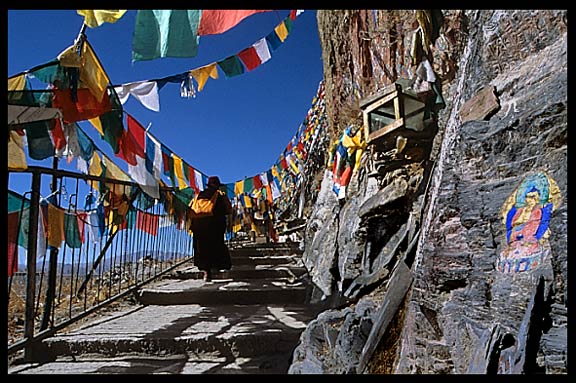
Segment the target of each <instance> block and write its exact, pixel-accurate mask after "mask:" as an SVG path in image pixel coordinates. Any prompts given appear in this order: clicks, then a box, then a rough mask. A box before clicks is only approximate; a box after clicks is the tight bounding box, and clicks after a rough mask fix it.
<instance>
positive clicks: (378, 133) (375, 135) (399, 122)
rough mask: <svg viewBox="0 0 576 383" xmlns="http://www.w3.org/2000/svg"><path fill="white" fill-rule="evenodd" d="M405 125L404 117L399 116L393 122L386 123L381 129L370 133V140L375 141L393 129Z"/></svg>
mask: <svg viewBox="0 0 576 383" xmlns="http://www.w3.org/2000/svg"><path fill="white" fill-rule="evenodd" d="M403 126H404V118H399V119H397V120H396V121H394V122H393V123H391V124H388V125H386V126H385V127H383V128H382V129H380V130H377V131H375V132H372V133H370V134H369V135H368V142H371V141H374V140H375V139H377V138H379V137H382V136H385V135H386V134H388V133H390V132H391V131H393V130H395V129H398V128H401V127H403Z"/></svg>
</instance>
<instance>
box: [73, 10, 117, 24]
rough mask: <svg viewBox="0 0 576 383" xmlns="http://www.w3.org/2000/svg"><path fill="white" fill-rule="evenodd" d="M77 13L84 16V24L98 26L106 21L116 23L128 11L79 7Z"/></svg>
mask: <svg viewBox="0 0 576 383" xmlns="http://www.w3.org/2000/svg"><path fill="white" fill-rule="evenodd" d="M76 13H77V14H79V15H80V16H84V24H86V25H87V26H89V27H90V28H96V27H99V26H100V25H102V24H104V23H111V24H113V23H115V22H116V21H118V20H119V19H120V18H121V17H122V16H124V14H125V13H126V9H77V10H76Z"/></svg>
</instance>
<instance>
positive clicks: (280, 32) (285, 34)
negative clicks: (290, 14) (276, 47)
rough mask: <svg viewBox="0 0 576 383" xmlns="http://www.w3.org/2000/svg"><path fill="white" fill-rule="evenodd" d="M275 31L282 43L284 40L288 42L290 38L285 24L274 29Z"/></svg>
mask: <svg viewBox="0 0 576 383" xmlns="http://www.w3.org/2000/svg"><path fill="white" fill-rule="evenodd" d="M274 31H275V32H276V34H277V35H278V38H279V39H280V41H282V42H284V40H286V37H288V29H286V25H284V22H282V23H280V24H278V26H277V27H276V28H274Z"/></svg>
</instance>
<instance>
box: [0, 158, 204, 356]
mask: <svg viewBox="0 0 576 383" xmlns="http://www.w3.org/2000/svg"><path fill="white" fill-rule="evenodd" d="M15 177H17V178H19V179H20V181H21V182H20V183H22V184H26V183H27V182H29V185H30V189H29V190H27V191H26V192H24V193H22V194H19V193H17V192H10V193H9V194H11V195H12V200H11V201H12V206H14V201H19V199H18V197H21V199H20V200H21V204H20V206H19V208H17V209H15V210H13V211H10V209H9V211H8V214H9V217H10V214H17V215H18V216H15V215H14V216H12V218H14V219H13V220H9V222H17V224H16V225H13V226H10V225H8V231H9V244H8V248H9V251H8V253H9V254H8V260H9V261H8V264H9V269H8V305H7V307H8V308H7V309H8V356H9V357H11V356H12V357H14V356H15V355H16V354H17V353H18V352H21V353H23V354H24V355H23V358H24V359H25V360H30V361H32V360H34V359H35V357H36V356H37V355H35V349H36V347H35V346H37V345H38V344H39V342H41V341H42V339H45V338H46V337H49V336H52V335H53V334H55V333H56V332H57V331H59V330H61V329H63V328H65V327H67V326H69V325H70V324H72V323H74V322H77V321H79V320H80V319H82V318H84V317H86V316H88V315H89V314H91V313H93V312H95V311H96V310H99V309H100V308H102V307H104V306H106V305H108V304H109V303H111V302H113V301H116V300H118V299H119V298H122V297H125V296H127V295H128V294H131V293H132V292H134V291H135V290H137V289H139V288H140V287H141V286H143V285H144V284H146V283H149V282H151V281H153V280H155V279H157V278H158V277H160V276H161V275H163V274H165V273H167V272H169V271H170V270H172V269H174V268H176V267H178V266H180V265H182V264H183V263H185V262H190V261H191V260H192V259H193V246H192V236H191V233H190V232H189V231H188V227H189V225H188V224H187V222H188V219H187V218H188V209H187V208H186V206H187V205H186V204H185V203H183V202H182V201H179V200H177V198H176V197H174V196H172V197H171V198H164V197H163V196H165V195H168V194H170V191H171V190H172V188H164V189H163V190H162V188H161V190H162V192H164V193H162V192H161V198H160V200H154V199H150V198H149V197H147V196H146V195H145V194H144V193H143V192H142V191H141V190H140V188H139V187H138V185H137V184H135V183H132V182H128V181H119V180H114V179H110V178H103V177H96V176H90V175H85V174H79V173H73V172H69V171H65V170H58V169H49V168H42V167H33V166H30V167H28V169H26V170H25V171H18V172H9V180H10V181H11V180H12V179H13V178H15ZM45 178H49V182H47V180H46V179H45ZM98 185H99V187H98ZM95 188H96V189H95ZM43 190H44V191H45V194H46V195H47V196H46V197H44V198H42V197H41V194H42V192H43ZM82 198H84V206H83V207H80V206H79V205H80V203H79V201H81V200H82ZM9 200H10V196H9ZM9 205H10V204H9ZM174 206H177V207H179V209H176V210H174ZM10 234H12V235H10ZM11 238H12V246H11V243H10V240H11ZM14 241H16V242H14ZM23 250H24V251H23ZM19 253H20V254H19ZM19 255H20V257H19ZM24 255H25V256H24Z"/></svg>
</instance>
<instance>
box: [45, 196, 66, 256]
mask: <svg viewBox="0 0 576 383" xmlns="http://www.w3.org/2000/svg"><path fill="white" fill-rule="evenodd" d="M47 232H48V233H47V234H48V244H49V245H50V246H54V247H57V248H60V246H61V245H62V241H64V209H61V208H58V207H56V206H54V205H52V204H51V203H49V204H48V228H47Z"/></svg>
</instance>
